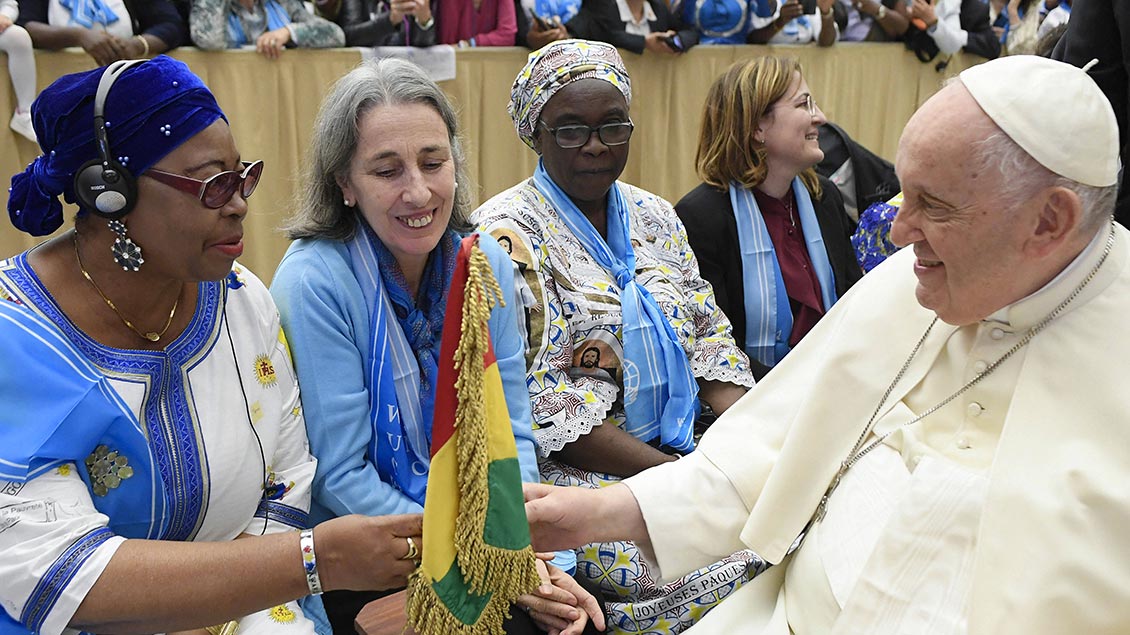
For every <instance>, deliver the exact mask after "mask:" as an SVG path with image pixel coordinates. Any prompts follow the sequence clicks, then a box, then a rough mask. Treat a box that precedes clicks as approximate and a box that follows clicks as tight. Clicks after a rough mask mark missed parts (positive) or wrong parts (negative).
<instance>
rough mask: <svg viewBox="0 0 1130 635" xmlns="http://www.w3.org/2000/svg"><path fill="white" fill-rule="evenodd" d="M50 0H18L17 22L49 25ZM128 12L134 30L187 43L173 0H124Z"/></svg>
mask: <svg viewBox="0 0 1130 635" xmlns="http://www.w3.org/2000/svg"><path fill="white" fill-rule="evenodd" d="M49 4H50V3H49V2H48V0H19V6H20V18H19V20H17V21H16V22H17V24H19V25H21V26H23V25H25V24H27V23H28V22H42V23H43V24H47V7H48V5H49ZM125 5H126V11H129V17H130V20H131V21H133V32H134V33H136V34H138V35H141V34H143V33H144V34H146V35H152V36H153V37H156V38H157V39H159V40H161V41H162V42H164V43H165V44H166V45H167V46H168V47H169V48H170V49H174V48H176V47H178V46H180V45H181V44H184V43H185V42H188V25H187V24H186V23H185V22H184V20H183V19H182V18H181V14H180V12H179V11H178V10H177V7H176V5H174V4H173V3H172V2H170V0H125Z"/></svg>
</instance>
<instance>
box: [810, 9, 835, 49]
mask: <svg viewBox="0 0 1130 635" xmlns="http://www.w3.org/2000/svg"><path fill="white" fill-rule="evenodd" d="M835 3H836V0H816V13H817V15H816V16H815V17H814V18H813V19H814V20H816V21H817V22H819V23H820V35H819V37H817V38H816V45H817V46H831V45H833V44H835V43H836V40H838V39H840V27H839V26H838V25H837V24H836V20H835V12H834V11H833V9H832V5H834V4H835Z"/></svg>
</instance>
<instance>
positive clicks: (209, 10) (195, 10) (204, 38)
mask: <svg viewBox="0 0 1130 635" xmlns="http://www.w3.org/2000/svg"><path fill="white" fill-rule="evenodd" d="M228 1H229V0H192V10H191V12H190V13H189V14H188V31H189V34H190V35H191V36H192V43H193V44H194V45H195V46H196V47H197V48H201V49H204V50H206V51H219V50H222V49H226V48H227V47H228V11H229V9H228Z"/></svg>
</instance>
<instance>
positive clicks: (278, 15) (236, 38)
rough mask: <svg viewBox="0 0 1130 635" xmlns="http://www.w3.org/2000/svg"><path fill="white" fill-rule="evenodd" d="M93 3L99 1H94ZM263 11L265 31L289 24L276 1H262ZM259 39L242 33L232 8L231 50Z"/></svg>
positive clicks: (288, 18) (229, 29) (284, 11)
mask: <svg viewBox="0 0 1130 635" xmlns="http://www.w3.org/2000/svg"><path fill="white" fill-rule="evenodd" d="M94 1H95V2H97V1H99V0H94ZM263 10H264V11H266V12H267V30H268V31H274V30H275V29H281V28H283V27H285V26H286V25H288V24H290V15H289V14H287V12H286V9H283V8H282V5H280V4H279V3H278V0H263ZM257 37H259V34H258V33H253V34H251V35H250V36H249V35H248V34H247V33H245V32H244V30H243V23H242V22H240V21H239V16H237V15H236V14H235V9H234V8H233V9H232V10H231V11H229V12H228V40H230V41H231V42H232V44H231V48H238V47H240V46H243V45H244V44H250V43H251V41H252V40H254V39H255V38H257Z"/></svg>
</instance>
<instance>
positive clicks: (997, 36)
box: [0, 0, 1071, 141]
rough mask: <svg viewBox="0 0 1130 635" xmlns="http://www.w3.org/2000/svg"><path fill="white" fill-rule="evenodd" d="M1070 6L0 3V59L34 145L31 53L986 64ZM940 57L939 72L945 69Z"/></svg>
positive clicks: (360, 0)
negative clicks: (848, 47)
mask: <svg viewBox="0 0 1130 635" xmlns="http://www.w3.org/2000/svg"><path fill="white" fill-rule="evenodd" d="M1070 15H1071V2H1070V0H910V1H907V0H881V1H880V0H786V1H784V2H778V1H777V0H710V1H709V2H692V1H690V0H673V1H672V2H670V3H668V2H667V1H666V0H514V1H513V2H510V1H509V0H431V1H429V0H314V1H313V2H303V1H302V0H146V1H141V0H0V51H3V52H5V53H7V57H8V69H9V74H10V75H11V78H12V83H13V86H14V88H15V94H16V102H17V103H16V104H15V108H14V112H13V115H12V119H11V122H10V125H11V128H12V129H13V130H15V131H16V132H17V133H19V134H21V135H23V136H24V137H26V138H28V139H29V140H31V141H35V132H34V130H33V129H32V125H31V102H32V100H33V99H34V97H35V86H36V75H35V64H34V58H33V56H32V49H33V48H36V49H48V50H56V49H61V48H66V47H81V48H82V49H83V50H85V51H86V52H87V53H88V54H89V55H90V56H91V58H93V59H94V61H95V62H97V63H98V64H99V65H104V64H109V63H111V62H114V61H116V60H120V59H135V58H142V57H151V56H153V55H157V54H160V53H164V52H166V51H168V50H171V49H174V48H176V47H178V46H196V47H198V48H201V49H205V50H221V49H228V48H238V47H243V46H254V47H255V49H256V50H257V51H258V52H259V53H261V54H263V55H265V56H267V57H269V58H272V59H273V58H277V57H278V56H279V55H280V54H281V53H282V51H283V50H285V49H287V48H295V47H298V48H329V47H341V46H363V47H370V46H412V47H428V46H434V45H437V44H448V45H453V46H458V47H477V46H515V45H519V46H525V47H528V48H530V49H532V50H537V49H540V48H541V47H543V46H545V45H546V44H548V43H550V42H553V41H557V40H564V39H567V38H581V39H589V40H595V41H601V42H607V43H609V44H612V45H614V46H616V47H618V48H621V49H624V50H627V51H631V52H632V53H636V54H645V53H651V54H657V55H678V54H680V53H683V52H684V51H686V50H687V49H689V48H691V47H693V46H696V45H698V44H746V43H748V44H767V43H768V44H817V45H819V46H832V45H833V44H835V43H836V42H857V41H880V42H887V41H901V42H904V43H905V45H906V47H907V48H909V49H911V50H913V51H914V52H915V54H916V55H918V56H919V59H921V60H922V61H923V62H930V61H933V60H934V59H935V58H936V57H938V56H939V55H942V56H949V55H951V54H954V53H957V52H958V51H961V50H965V51H966V52H969V53H973V54H975V55H979V56H982V57H985V58H988V59H993V58H996V57H998V56H999V55H1001V54H1010V53H1011V54H1030V53H1039V52H1043V51H1050V50H1051V48H1052V47H1054V45H1055V43H1056V41H1058V39H1059V36H1060V35H1062V33H1063V32H1064V30H1065V29H1066V24H1067V21H1068V19H1069V18H1070ZM945 63H946V62H945V59H943V60H941V61H940V62H938V64H939V68H944V64H945Z"/></svg>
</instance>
